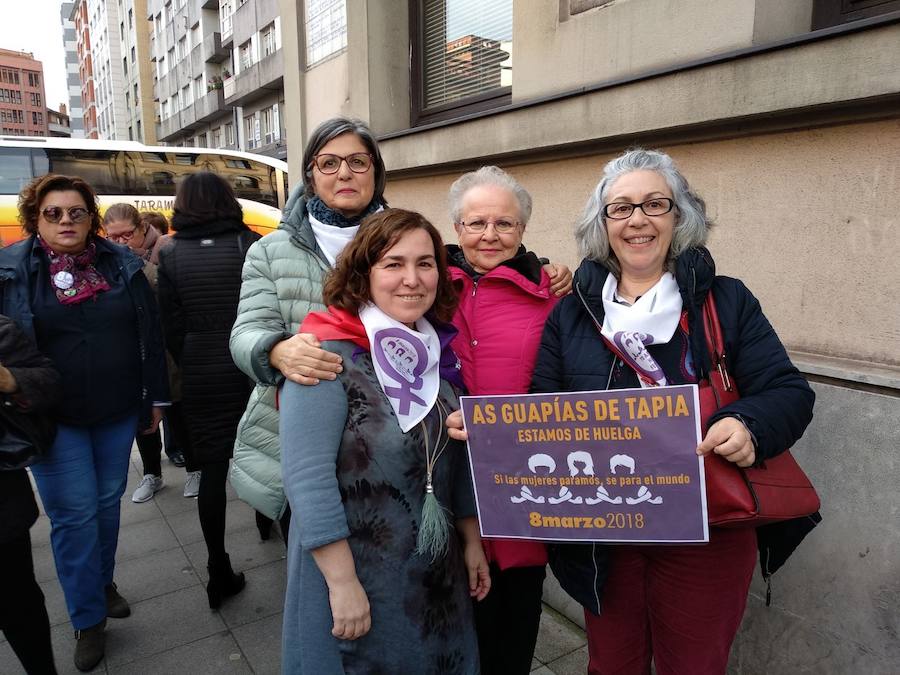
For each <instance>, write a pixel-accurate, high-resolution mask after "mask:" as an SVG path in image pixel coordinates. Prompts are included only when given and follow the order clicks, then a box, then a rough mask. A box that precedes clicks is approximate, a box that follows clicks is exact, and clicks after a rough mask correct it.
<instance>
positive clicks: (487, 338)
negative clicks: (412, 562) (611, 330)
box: [450, 265, 557, 569]
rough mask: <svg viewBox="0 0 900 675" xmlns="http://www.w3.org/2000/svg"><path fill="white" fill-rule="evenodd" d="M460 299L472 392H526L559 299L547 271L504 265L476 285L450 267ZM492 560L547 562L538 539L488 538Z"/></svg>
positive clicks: (463, 356)
mask: <svg viewBox="0 0 900 675" xmlns="http://www.w3.org/2000/svg"><path fill="white" fill-rule="evenodd" d="M450 274H451V276H452V278H453V284H454V286H455V287H456V289H457V295H458V297H459V308H458V309H457V310H456V315H455V316H454V317H453V325H454V326H456V328H457V329H458V330H459V334H458V335H457V336H456V338H455V339H454V340H453V342H452V343H451V346H452V347H453V350H454V351H455V352H456V355H457V356H458V357H459V360H460V362H461V363H462V377H463V381H464V382H465V384H466V389H468V390H469V393H470V394H473V395H492V394H493V395H500V394H525V393H527V392H528V390H529V387H530V385H531V373H532V371H533V370H534V363H535V360H536V359H537V351H538V346H539V345H540V342H541V333H542V332H543V329H544V322H545V321H546V320H547V315H549V314H550V310H551V309H553V306H554V305H555V304H556V301H557V298H556V297H555V296H553V295H552V294H551V293H550V278H549V277H548V276H547V273H546V272H544V271H543V270H541V272H540V281H539V282H537V283H535V282H534V281H532V280H530V279H529V278H528V277H526V276H525V275H524V274H522V273H521V272H519V271H517V270H516V269H515V268H514V267H512V266H508V265H500V266H498V267H495V268H494V269H493V270H491V271H490V272H488V273H487V274H485V275H484V276H482V277H481V278H480V279H479V280H478V282H477V283H476V282H475V281H474V280H473V279H472V278H471V277H470V276H469V275H468V274H466V273H465V272H464V271H463V270H461V269H460V268H458V267H452V266H451V267H450ZM484 549H485V553H486V554H487V558H488V561H493V562H496V563H497V565H498V566H499V567H500V569H508V568H510V567H527V566H531V565H544V564H546V563H547V550H546V548H545V546H544V545H543V544H542V543H540V542H536V541H520V540H516V541H512V540H508V539H485V540H484Z"/></svg>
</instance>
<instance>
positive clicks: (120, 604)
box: [103, 583, 131, 619]
mask: <svg viewBox="0 0 900 675" xmlns="http://www.w3.org/2000/svg"><path fill="white" fill-rule="evenodd" d="M103 590H104V591H106V616H107V617H109V618H111V619H124V618H125V617H126V616H131V607H130V606H129V605H128V601H127V600H126V599H125V598H123V597H122V596H121V595H119V590H118V588H117V587H116V585H115V584H114V583H113V584H110V585H109V586H107V587H106V588H104V589H103Z"/></svg>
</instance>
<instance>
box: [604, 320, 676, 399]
mask: <svg viewBox="0 0 900 675" xmlns="http://www.w3.org/2000/svg"><path fill="white" fill-rule="evenodd" d="M613 342H614V343H615V345H616V346H617V347H618V348H619V349H620V350H621V352H622V355H623V356H624V357H625V358H626V359H627V360H628V365H630V366H631V367H632V368H634V369H635V370H637V371H638V372H640V373H643V374H644V375H645V376H646V377H647V378H649V380H650V381H651V383H655V384H657V385H660V386H665V384H666V374H665V373H664V372H663V370H662V368H660V366H659V364H658V363H657V362H656V359H654V358H653V356H651V355H650V352H648V351H647V347H646V346H645V345H652V344H653V342H654V340H653V336H652V335H648V334H647V333H638V332H637V331H618V332H617V333H615V334H614V335H613Z"/></svg>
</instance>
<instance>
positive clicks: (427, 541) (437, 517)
mask: <svg viewBox="0 0 900 675" xmlns="http://www.w3.org/2000/svg"><path fill="white" fill-rule="evenodd" d="M435 403H436V407H437V411H438V432H437V440H436V441H435V444H434V448H432V446H431V443H430V442H429V439H428V428H427V427H426V426H425V420H422V421H421V422H419V424H420V425H421V426H422V436H423V437H424V439H425V501H424V503H423V504H422V523H421V525H419V535H418V537H417V538H416V553H418V554H419V555H427V556H430V557H431V560H432V561H434V560H437V559H438V558H439V557H443V556H444V555H446V553H447V549H448V547H449V544H450V511H449V510H448V509H446V508H444V506H443V505H442V504H441V503H440V502H439V501H438V498H437V496H436V495H435V494H434V484H433V482H432V478H433V476H434V467H435V465H436V464H437V461H438V458H439V457H440V456H441V454H443V452H444V450H445V449H446V447H447V444H448V443H449V442H450V436H449V435H448V434H447V432H446V430H445V429H444V420H445V419H446V417H447V411H446V410H445V409H444V406H443V404H442V403H441V399H440V398H438V399H437V400H436V401H435ZM442 440H443V442H442Z"/></svg>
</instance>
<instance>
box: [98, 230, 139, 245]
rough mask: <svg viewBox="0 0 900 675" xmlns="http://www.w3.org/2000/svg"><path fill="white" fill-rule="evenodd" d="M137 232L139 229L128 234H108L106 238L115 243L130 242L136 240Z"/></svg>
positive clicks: (129, 231)
mask: <svg viewBox="0 0 900 675" xmlns="http://www.w3.org/2000/svg"><path fill="white" fill-rule="evenodd" d="M136 232H137V228H136V227H133V228H131V229H130V230H128V231H127V232H120V233H119V234H107V235H106V238H107V239H109V240H111V241H115V242H128V241H131V240H132V239H134V235H135V233H136Z"/></svg>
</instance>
